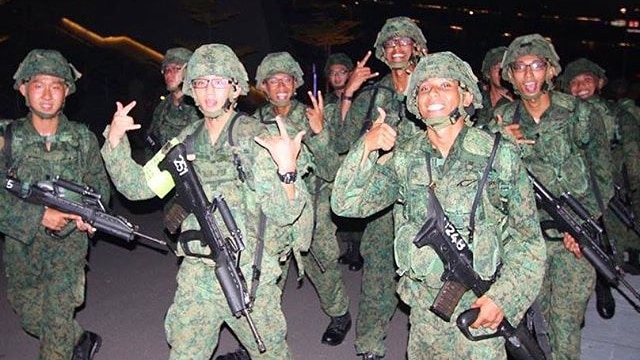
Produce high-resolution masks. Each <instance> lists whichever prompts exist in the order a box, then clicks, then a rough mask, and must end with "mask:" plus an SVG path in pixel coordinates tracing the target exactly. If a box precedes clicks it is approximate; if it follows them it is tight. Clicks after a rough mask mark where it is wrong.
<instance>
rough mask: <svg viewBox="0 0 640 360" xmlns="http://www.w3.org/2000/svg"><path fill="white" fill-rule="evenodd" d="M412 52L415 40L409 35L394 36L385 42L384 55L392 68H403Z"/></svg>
mask: <svg viewBox="0 0 640 360" xmlns="http://www.w3.org/2000/svg"><path fill="white" fill-rule="evenodd" d="M412 54H413V40H412V39H411V38H409V37H393V38H390V39H388V40H387V41H385V42H384V57H385V59H386V60H387V63H388V64H389V65H390V67H391V68H392V69H395V68H403V67H404V66H405V65H406V64H407V63H409V61H410V60H411V55H412Z"/></svg>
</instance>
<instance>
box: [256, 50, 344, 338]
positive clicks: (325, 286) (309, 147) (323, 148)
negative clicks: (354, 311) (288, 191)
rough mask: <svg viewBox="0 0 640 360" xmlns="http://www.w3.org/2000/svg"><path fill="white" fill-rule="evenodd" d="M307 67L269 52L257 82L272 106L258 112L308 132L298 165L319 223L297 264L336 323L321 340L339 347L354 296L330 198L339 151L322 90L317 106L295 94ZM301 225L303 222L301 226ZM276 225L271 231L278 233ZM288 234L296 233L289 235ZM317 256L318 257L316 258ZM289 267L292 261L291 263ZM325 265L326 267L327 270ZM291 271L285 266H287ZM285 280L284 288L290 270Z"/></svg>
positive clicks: (283, 54) (264, 120)
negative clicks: (332, 139)
mask: <svg viewBox="0 0 640 360" xmlns="http://www.w3.org/2000/svg"><path fill="white" fill-rule="evenodd" d="M302 76H303V74H302V69H301V68H300V65H299V64H298V62H297V61H295V59H294V58H293V57H292V56H291V54H289V53H287V52H275V53H270V54H267V55H266V56H265V57H264V59H262V62H261V63H260V65H259V66H258V69H257V71H256V85H257V86H258V87H259V88H260V90H262V92H264V94H265V96H266V97H267V99H268V100H269V104H267V105H265V106H263V107H261V108H259V109H258V110H256V112H255V113H254V114H253V116H254V117H256V118H258V119H259V120H260V122H261V123H264V124H267V125H268V126H269V127H270V128H271V130H272V132H273V131H274V130H275V127H274V126H273V119H274V118H275V117H276V116H281V117H283V118H284V119H285V123H286V125H287V127H288V128H289V129H291V130H290V131H302V130H305V131H307V135H306V136H305V137H304V139H303V141H302V143H303V148H302V152H301V160H299V164H300V165H299V168H301V172H302V170H303V169H304V170H305V171H307V172H308V173H307V174H303V178H304V179H303V180H304V183H305V184H306V185H307V189H308V190H309V192H310V193H311V194H312V196H313V210H314V223H313V224H309V226H311V228H312V229H313V240H312V242H311V247H310V248H309V254H307V255H305V256H302V259H301V261H299V262H298V267H299V268H302V269H303V273H306V275H307V276H308V277H309V279H310V280H311V282H312V283H313V285H314V286H315V288H316V291H317V293H318V297H319V298H320V306H321V307H322V310H323V311H324V312H325V313H326V314H327V315H329V317H330V318H331V321H330V323H329V326H328V327H327V329H326V331H325V332H324V334H323V335H322V340H321V341H322V343H324V344H327V345H332V346H335V345H339V344H341V343H342V341H343V340H344V338H345V336H346V334H347V332H348V331H349V329H350V328H351V315H350V314H349V296H348V295H347V291H346V289H345V286H344V281H343V280H342V273H341V272H340V268H339V267H338V263H337V259H338V255H339V251H338V250H339V248H338V242H337V240H336V237H335V232H336V225H335V224H334V223H333V222H332V220H331V207H330V203H329V196H330V194H331V186H332V185H331V183H332V182H333V179H334V177H335V173H336V171H337V170H338V167H339V165H340V163H339V159H338V155H337V154H336V153H335V152H334V150H333V147H332V145H331V143H330V136H329V131H330V130H328V129H326V128H327V127H328V126H329V124H327V123H325V121H324V104H323V101H322V100H323V99H322V94H321V93H318V97H317V98H316V97H315V96H314V95H313V94H312V93H311V92H308V95H309V98H310V99H311V103H312V106H311V107H307V106H305V105H304V104H303V103H301V102H299V101H298V100H296V99H295V98H294V95H295V91H296V90H297V89H298V88H299V87H300V86H302V84H304V80H303V77H302ZM300 225H301V226H302V224H300ZM275 231H276V229H273V228H272V229H268V232H270V233H271V234H270V235H269V236H282V235H275V233H274V232H275ZM284 236H294V234H285V235H284ZM314 257H315V259H314ZM287 266H288V262H287ZM321 266H322V267H324V271H322V269H321ZM285 269H286V267H285ZM284 275H285V276H283V278H282V279H281V280H280V281H281V286H284V282H285V280H286V275H287V272H286V270H285V272H284Z"/></svg>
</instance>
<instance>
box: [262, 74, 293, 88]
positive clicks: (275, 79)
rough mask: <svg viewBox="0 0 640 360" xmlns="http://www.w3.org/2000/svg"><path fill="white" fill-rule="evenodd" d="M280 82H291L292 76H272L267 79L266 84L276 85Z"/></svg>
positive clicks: (286, 83) (288, 83) (287, 83)
mask: <svg viewBox="0 0 640 360" xmlns="http://www.w3.org/2000/svg"><path fill="white" fill-rule="evenodd" d="M280 83H283V84H285V85H290V84H293V76H289V75H286V76H281V77H275V76H272V77H270V78H268V79H267V84H269V85H272V86H275V85H278V84H280Z"/></svg>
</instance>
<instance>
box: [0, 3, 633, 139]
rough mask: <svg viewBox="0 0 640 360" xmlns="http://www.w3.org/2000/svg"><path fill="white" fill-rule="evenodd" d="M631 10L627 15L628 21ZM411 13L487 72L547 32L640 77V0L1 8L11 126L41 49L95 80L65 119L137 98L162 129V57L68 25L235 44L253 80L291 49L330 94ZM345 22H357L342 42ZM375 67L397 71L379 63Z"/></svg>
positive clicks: (84, 84)
mask: <svg viewBox="0 0 640 360" xmlns="http://www.w3.org/2000/svg"><path fill="white" fill-rule="evenodd" d="M623 6H626V8H627V12H626V14H622V13H621V12H620V8H621V7H623ZM471 12H473V14H471ZM399 15H404V16H409V17H412V18H414V19H416V20H417V21H418V23H419V25H420V27H421V29H422V30H423V32H424V33H425V36H426V37H427V45H428V47H429V50H430V51H431V52H436V51H444V50H449V51H453V52H454V53H456V54H458V55H459V56H460V57H462V58H463V59H465V60H466V61H468V62H469V63H470V64H471V65H472V67H473V68H474V70H476V73H477V74H479V70H480V65H481V62H482V58H483V57H484V54H485V52H486V51H487V50H488V49H490V48H492V47H495V46H498V45H508V44H509V43H510V42H511V40H512V39H513V38H514V37H515V36H519V35H523V34H527V33H534V32H535V33H540V34H542V35H544V36H547V37H549V38H551V39H552V41H553V43H554V45H555V47H556V50H557V52H558V53H559V55H560V58H561V63H562V64H563V65H566V64H567V63H568V62H570V61H571V60H574V59H576V58H577V57H587V58H589V59H591V60H593V61H596V62H597V63H599V64H600V65H601V66H602V67H604V68H605V69H606V70H607V74H608V76H609V78H610V79H615V78H618V77H621V76H623V77H625V78H627V79H628V80H631V81H638V80H640V61H638V59H639V58H640V57H639V56H638V55H640V28H635V30H638V31H639V32H635V33H634V32H629V31H628V30H629V29H630V28H628V27H613V26H611V25H610V23H611V21H613V20H634V19H636V20H640V1H637V0H636V1H626V2H623V1H621V0H613V1H606V2H602V1H589V2H586V1H585V2H583V3H581V4H580V6H579V7H576V6H575V1H547V0H542V1H526V2H525V1H497V0H483V1H473V0H467V1H443V0H430V1H406V0H400V1H385V0H379V1H366V0H365V1H352V0H350V1H329V0H326V1H314V0H299V1H295V0H293V1H291V0H290V1H285V0H242V1H240V0H219V1H214V0H189V1H186V0H172V1H170V0H155V1H148V0H142V1H140V0H138V1H132V0H111V1H100V0H96V1H81V0H60V1H55V2H53V1H49V0H0V64H1V65H0V118H16V117H21V116H24V114H25V113H26V108H25V107H24V104H23V103H24V100H23V98H22V97H21V96H20V95H19V94H18V93H17V92H16V91H15V90H13V88H12V87H13V80H12V75H13V73H14V72H15V70H16V69H17V67H18V64H19V63H20V61H21V60H22V59H23V58H24V56H25V55H26V54H27V53H28V52H29V50H31V49H33V48H54V49H58V50H60V51H61V52H62V53H63V55H65V57H66V58H67V59H68V60H69V61H70V62H72V63H73V64H74V65H75V66H76V67H77V68H78V69H79V70H80V72H82V73H83V78H82V79H80V80H79V81H78V83H77V86H78V92H77V93H76V94H73V95H72V96H70V97H69V98H68V100H67V106H66V109H65V113H66V114H67V115H68V116H69V117H70V118H71V119H73V120H76V121H82V122H85V123H87V124H88V125H89V127H90V128H91V129H92V130H94V131H95V132H97V133H100V132H101V131H102V129H103V128H104V126H105V125H106V124H107V123H108V122H109V121H110V118H111V115H112V113H113V111H114V109H115V105H114V104H115V101H118V100H119V101H123V102H128V101H130V100H133V99H135V100H137V101H138V106H137V107H136V108H135V109H134V111H133V115H134V117H135V118H136V120H137V121H138V122H141V123H143V124H147V123H148V121H149V120H150V116H151V111H152V109H153V106H154V105H155V104H156V103H157V101H158V98H159V97H160V96H161V95H162V94H163V93H164V92H165V90H164V86H163V82H162V77H161V75H160V72H159V71H160V64H159V61H158V59H157V58H156V59H155V60H154V59H151V58H149V57H146V56H143V55H141V54H140V53H138V52H136V51H133V50H132V49H130V48H124V47H108V46H102V45H100V44H95V43H91V42H88V41H86V40H85V39H83V38H81V37H79V36H77V35H75V34H73V33H71V32H70V31H68V30H66V29H65V27H63V26H62V25H61V19H62V18H63V17H64V18H68V19H70V20H72V21H73V22H75V23H77V24H79V25H81V26H82V27H84V28H86V29H88V30H89V31H92V32H94V33H97V34H99V35H100V36H103V37H118V36H128V37H130V38H132V39H134V40H136V41H138V42H140V43H142V44H144V45H145V46H147V47H149V48H151V49H154V50H155V51H157V52H158V53H160V54H163V53H164V52H165V51H166V49H167V48H170V47H175V46H184V47H187V48H190V49H192V50H193V49H195V48H197V47H198V46H200V45H201V44H205V43H214V42H217V43H224V44H227V45H229V46H231V47H232V48H234V50H235V51H236V52H237V53H238V54H239V56H240V57H241V60H242V61H243V63H244V64H245V66H246V67H247V71H248V73H249V78H250V80H252V81H253V79H254V77H255V69H256V67H257V65H258V64H259V62H260V60H261V59H262V58H263V57H264V56H265V55H266V54H267V53H269V52H272V51H289V52H291V53H292V55H293V56H294V57H295V58H296V59H297V60H298V61H299V62H300V65H301V66H302V68H303V70H304V72H305V85H304V86H303V89H301V90H306V89H310V88H311V86H312V69H313V66H314V65H315V66H316V69H317V72H318V79H319V86H318V87H319V88H320V89H323V88H324V79H323V77H322V67H323V65H324V61H325V59H326V56H327V54H328V53H329V52H336V51H344V52H347V53H348V54H350V55H351V56H352V57H353V58H354V60H357V59H359V58H361V57H362V56H363V55H364V53H365V52H366V51H367V50H369V49H371V48H372V46H373V43H374V41H375V36H376V34H377V32H378V31H379V30H380V28H381V26H382V25H383V24H384V21H385V20H386V19H387V18H389V17H392V16H399ZM579 19H582V20H579ZM345 22H351V23H353V24H354V25H353V27H351V28H350V29H349V30H347V31H345V32H343V33H341V34H334V35H333V36H332V35H331V32H332V31H334V32H335V30H336V29H337V28H338V27H339V25H340V24H343V23H345ZM313 26H316V27H319V28H321V29H323V32H324V31H326V32H328V33H329V35H328V39H329V40H326V41H318V40H314V39H317V38H311V40H309V38H308V37H307V39H303V40H301V39H302V38H304V35H305V34H304V32H305V30H309V28H311V27H313ZM454 27H455V29H454ZM456 29H457V30H456ZM331 30H332V31H331ZM631 30H633V29H631ZM316 35H318V34H316ZM324 39H326V37H325V38H324ZM345 41H346V42H345ZM343 42H344V43H343ZM331 43H333V44H332V45H330V44H331ZM369 65H370V66H372V67H374V68H375V69H376V70H379V71H382V72H384V71H385V70H386V67H385V66H384V65H383V64H382V63H381V62H380V61H378V60H377V59H374V58H373V57H372V58H371V59H370V61H369ZM298 93H303V91H299V92H298ZM300 99H301V100H303V101H306V100H307V99H305V98H303V97H300ZM260 101H261V99H260V98H259V97H258V96H255V94H254V96H252V97H250V98H248V99H244V101H243V103H242V104H241V108H242V109H244V110H246V111H251V110H252V108H253V107H255V106H257V105H258V104H259V103H260Z"/></svg>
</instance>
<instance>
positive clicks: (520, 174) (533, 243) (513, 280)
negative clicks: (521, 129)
mask: <svg viewBox="0 0 640 360" xmlns="http://www.w3.org/2000/svg"><path fill="white" fill-rule="evenodd" d="M494 167H495V168H496V169H497V170H498V172H499V173H500V175H499V177H500V178H501V181H503V182H504V183H505V184H509V185H507V186H501V187H502V188H503V189H508V193H501V194H500V197H501V198H502V199H504V200H505V201H506V204H507V208H506V212H507V213H508V220H507V230H506V232H507V234H508V235H509V240H508V241H507V242H506V243H504V244H503V249H502V268H501V269H500V276H499V277H498V278H497V279H496V282H495V283H494V284H493V285H492V286H491V288H490V289H489V291H488V292H487V293H486V295H487V296H489V297H490V298H491V299H493V300H494V301H495V302H496V303H497V304H498V305H499V306H500V307H501V308H502V309H503V311H504V313H505V317H506V318H507V319H509V320H510V321H512V323H513V324H515V323H517V322H519V320H520V319H521V318H522V317H523V316H524V313H525V312H526V310H527V309H528V308H529V306H530V305H531V303H533V301H534V300H535V298H536V296H537V295H538V292H539V291H540V288H541V286H542V279H543V275H544V268H545V261H546V248H545V243H544V238H543V237H542V233H541V232H540V226H539V221H538V212H537V210H536V204H535V197H534V194H533V188H532V186H531V183H530V182H529V179H528V177H527V173H526V169H525V167H524V165H523V163H522V161H521V160H520V158H519V154H518V151H517V150H516V148H515V147H514V146H513V145H512V144H510V143H507V142H506V141H505V142H504V143H503V144H502V146H501V151H500V152H499V153H498V157H497V158H496V162H495V165H494Z"/></svg>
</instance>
